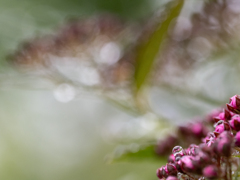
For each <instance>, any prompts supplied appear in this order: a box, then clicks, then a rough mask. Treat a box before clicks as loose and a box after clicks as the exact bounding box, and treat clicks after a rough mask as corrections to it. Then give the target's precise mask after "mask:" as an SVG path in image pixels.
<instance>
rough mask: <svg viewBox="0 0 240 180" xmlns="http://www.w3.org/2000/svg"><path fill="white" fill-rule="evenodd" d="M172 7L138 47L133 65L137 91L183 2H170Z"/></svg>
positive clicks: (180, 0)
mask: <svg viewBox="0 0 240 180" xmlns="http://www.w3.org/2000/svg"><path fill="white" fill-rule="evenodd" d="M171 3H172V4H173V5H172V6H174V7H171V9H170V8H169V9H168V8H166V11H167V12H166V14H163V16H167V17H164V20H163V22H160V23H159V25H158V26H157V27H156V30H154V33H153V34H151V36H150V37H149V38H148V40H147V42H145V43H144V44H143V45H139V46H140V48H139V53H138V54H137V58H136V65H135V84H136V87H137V89H140V88H141V87H142V85H143V83H144V81H145V80H146V78H147V76H148V74H149V73H150V71H151V68H152V65H153V64H154V60H155V59H156V56H157V54H159V53H161V52H160V51H161V50H160V47H161V46H164V45H163V43H166V42H164V41H165V40H166V36H167V33H168V31H169V26H170V24H171V23H172V22H173V20H174V19H175V18H177V17H178V16H179V14H180V12H181V9H182V7H183V3H184V1H183V0H176V1H175V2H171Z"/></svg>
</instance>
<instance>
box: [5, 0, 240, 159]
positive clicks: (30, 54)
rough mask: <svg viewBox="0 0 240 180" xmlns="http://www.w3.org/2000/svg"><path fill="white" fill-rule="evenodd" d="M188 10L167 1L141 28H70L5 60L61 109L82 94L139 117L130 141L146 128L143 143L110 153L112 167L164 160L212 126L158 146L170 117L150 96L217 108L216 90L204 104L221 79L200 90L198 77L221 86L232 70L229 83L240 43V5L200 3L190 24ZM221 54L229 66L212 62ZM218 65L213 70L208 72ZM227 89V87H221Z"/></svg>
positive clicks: (187, 130)
mask: <svg viewBox="0 0 240 180" xmlns="http://www.w3.org/2000/svg"><path fill="white" fill-rule="evenodd" d="M187 4H188V1H184V0H173V1H171V2H169V3H168V4H167V5H166V6H164V7H163V8H162V9H161V11H160V13H159V14H160V15H159V14H158V15H157V14H156V15H154V16H153V17H151V18H149V19H147V20H146V21H145V22H144V23H143V22H142V23H136V24H133V23H129V22H128V23H126V22H123V21H121V20H119V19H118V18H116V17H113V16H112V15H104V16H99V17H92V18H89V19H85V20H84V19H81V20H73V21H70V22H68V23H67V24H65V25H64V26H63V27H62V28H60V29H59V30H57V31H56V32H55V34H53V35H49V36H45V37H41V38H36V39H34V40H32V41H30V42H27V43H24V44H23V45H22V46H20V48H19V50H18V51H17V52H16V53H14V54H12V55H11V56H10V60H11V63H12V64H13V65H15V67H17V69H18V70H19V72H20V74H22V73H24V74H25V75H26V74H27V75H28V77H29V78H30V79H32V78H33V77H35V78H39V77H40V78H41V79H44V80H45V86H46V84H47V86H50V87H53V88H55V91H54V95H55V97H56V98H57V99H58V100H59V101H63V102H67V101H70V100H72V99H74V98H76V97H77V95H78V94H79V93H82V92H83V91H84V92H87V93H90V94H96V95H100V96H102V97H104V98H105V99H107V100H108V101H109V102H112V103H114V104H115V105H116V106H118V107H120V108H122V109H123V110H125V111H126V112H129V113H131V114H134V115H135V116H136V117H137V123H136V124H133V125H132V126H134V127H135V129H134V130H135V131H133V132H132V133H133V134H134V133H136V132H139V131H138V130H139V129H137V128H138V127H139V128H141V126H144V127H147V128H146V129H148V130H147V131H145V132H140V133H139V134H142V135H139V137H140V138H136V139H135V144H131V145H130V146H126V147H124V148H121V149H119V148H118V149H116V152H114V153H113V154H112V155H110V156H109V158H110V160H112V159H122V158H123V159H125V158H138V157H141V158H149V157H152V159H156V156H157V155H169V154H168V152H169V149H171V148H172V146H173V145H177V144H179V143H180V144H181V145H182V146H184V147H187V146H188V145H189V143H199V142H201V138H203V137H205V136H206V135H207V133H208V132H209V131H210V130H209V129H208V128H206V127H205V125H206V124H207V126H209V125H212V124H211V123H212V121H207V120H206V119H204V121H203V120H198V121H196V122H193V123H191V124H189V125H187V126H180V127H178V128H177V133H176V134H175V135H174V134H171V136H169V138H168V139H167V140H166V142H161V143H160V144H159V145H157V140H158V139H159V136H161V137H164V136H166V134H169V132H168V131H172V129H174V127H173V126H172V125H171V124H170V123H169V121H167V119H169V117H166V115H165V114H160V113H157V112H156V111H155V108H154V107H153V105H152V103H151V100H150V96H151V90H152V89H156V88H157V89H159V90H164V91H166V92H168V93H170V94H174V93H175V92H177V93H178V94H179V96H180V97H187V98H191V99H192V101H197V100H200V101H203V102H204V103H206V104H211V105H219V104H221V103H222V102H223V100H224V98H217V97H219V94H221V92H220V93H218V91H219V90H215V91H216V93H215V94H214V95H212V94H211V97H210V93H209V89H208V88H207V87H206V86H207V85H209V84H210V85H211V84H213V83H212V82H214V83H217V82H219V83H222V82H223V81H222V79H221V78H218V79H214V78H213V80H212V81H209V82H205V79H203V78H204V77H202V76H201V75H202V74H204V75H205V74H208V72H205V71H206V70H208V69H210V74H219V75H220V77H221V76H223V77H224V78H226V77H227V75H226V74H227V72H228V71H227V68H226V66H229V67H232V65H233V64H234V65H235V66H234V67H232V68H235V69H234V70H236V73H235V75H239V71H237V70H238V68H239V64H237V63H236V62H237V59H236V58H235V57H238V56H237V55H238V50H239V40H240V39H239V38H240V36H239V33H238V32H239V27H240V26H239V25H240V23H239V21H238V19H239V17H240V10H239V9H240V8H239V6H240V5H239V3H238V2H237V1H228V0H213V1H206V2H204V4H203V8H202V10H201V11H200V12H197V13H194V14H191V16H190V18H188V17H186V16H184V10H185V11H186V9H187V8H186V7H187ZM237 7H238V8H237ZM219 54H221V56H222V57H225V56H229V57H230V58H231V59H230V58H229V59H230V60H229V61H226V59H228V58H225V59H224V60H222V59H221V58H219V59H220V60H217V58H216V57H219ZM212 63H214V64H212ZM236 64H237V65H236ZM216 65H217V67H218V68H215V67H213V68H210V67H211V66H216ZM212 77H215V76H213V75H212V76H211V78H212ZM211 78H210V79H211ZM233 78H236V76H234V77H233ZM206 79H207V80H208V77H206ZM236 79H237V78H236ZM46 82H47V83H46ZM195 82H201V83H202V84H201V83H195ZM207 83H208V84H207ZM210 85H209V86H210ZM231 85H233V83H231V82H228V84H227V85H226V86H231ZM236 87H237V88H238V86H237V85H236ZM228 93H229V92H228ZM228 93H226V94H227V95H225V96H228ZM231 93H232V92H231ZM187 98H186V99H187ZM186 101H187V100H185V101H184V100H183V101H181V103H182V104H184V103H185V102H186ZM164 103H165V102H161V103H160V104H164ZM174 103H176V102H175V101H174ZM180 105H181V104H180ZM168 111H171V109H170V110H169V108H168ZM207 119H208V118H207ZM210 119H213V118H212V117H211V118H210ZM174 120H175V119H174ZM175 121H177V120H175ZM136 129H137V130H136ZM196 129H197V130H196ZM131 130H133V129H130V131H131ZM195 130H196V131H195ZM120 132H121V131H120ZM122 134H123V136H124V131H123V132H122ZM159 134H160V135H159ZM176 136H178V137H181V138H182V139H185V140H179V139H178V138H176ZM128 138H129V139H131V137H130V136H127V137H126V139H127V140H126V141H128V140H129V139H128ZM120 139H121V138H120ZM122 139H123V138H122ZM122 139H121V140H122ZM133 139H134V138H133ZM186 139H187V141H188V142H187V143H186ZM118 140H119V139H118ZM164 145H166V146H164Z"/></svg>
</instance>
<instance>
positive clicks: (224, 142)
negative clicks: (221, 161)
mask: <svg viewBox="0 0 240 180" xmlns="http://www.w3.org/2000/svg"><path fill="white" fill-rule="evenodd" d="M232 143H233V137H232V135H231V134H230V133H229V132H227V131H224V132H223V133H222V134H220V135H219V137H218V138H217V140H216V142H215V143H214V149H215V152H216V153H217V154H218V155H220V156H227V157H229V156H231V152H232Z"/></svg>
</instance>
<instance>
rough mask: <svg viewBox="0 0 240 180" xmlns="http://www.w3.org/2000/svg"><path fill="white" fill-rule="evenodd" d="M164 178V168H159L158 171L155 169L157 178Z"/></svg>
mask: <svg viewBox="0 0 240 180" xmlns="http://www.w3.org/2000/svg"><path fill="white" fill-rule="evenodd" d="M165 176H166V172H165V166H162V167H160V168H159V169H157V177H158V178H159V179H162V178H164V177H165Z"/></svg>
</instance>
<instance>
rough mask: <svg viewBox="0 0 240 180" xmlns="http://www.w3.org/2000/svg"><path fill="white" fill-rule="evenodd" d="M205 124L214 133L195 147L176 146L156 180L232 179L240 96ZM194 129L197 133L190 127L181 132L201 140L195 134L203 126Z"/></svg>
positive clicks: (238, 139)
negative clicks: (212, 126)
mask: <svg viewBox="0 0 240 180" xmlns="http://www.w3.org/2000/svg"><path fill="white" fill-rule="evenodd" d="M208 117H210V116H208ZM208 120H209V121H208V122H213V121H214V122H215V124H214V130H213V131H212V132H209V133H208V134H207V135H206V136H205V138H202V143H200V144H198V145H196V144H191V145H190V146H188V148H186V149H183V148H182V147H181V146H175V147H174V148H173V149H172V154H171V155H170V156H169V159H168V163H167V164H166V166H162V167H161V168H159V169H157V177H158V178H159V179H169V180H170V179H174V180H177V179H180V180H182V179H188V180H195V179H196V180H197V179H198V180H200V179H201V180H203V179H225V180H231V179H232V166H233V165H232V164H233V163H232V162H233V161H234V157H233V156H232V155H233V154H236V153H237V154H238V153H240V152H239V151H238V150H239V149H240V148H239V147H240V96H238V95H235V96H233V97H232V98H230V102H229V103H228V104H227V108H226V109H224V110H223V111H222V112H219V113H214V116H212V117H211V118H208ZM195 125H196V127H195V128H196V129H199V131H196V130H194V126H193V125H192V126H191V127H192V128H191V129H188V128H186V127H184V128H185V129H184V128H182V129H181V131H182V132H183V133H185V134H186V135H187V134H188V135H189V134H191V133H193V132H194V133H195V135H197V134H198V135H199V137H200V135H201V136H203V134H204V133H202V134H201V133H197V132H203V131H202V130H201V131H200V129H204V128H206V127H205V126H206V123H205V124H204V123H196V124H195ZM197 125H198V126H199V127H197ZM204 125H205V126H204ZM189 127H190V126H189ZM188 131H190V132H188ZM194 133H193V134H194ZM237 165H238V163H237Z"/></svg>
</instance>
